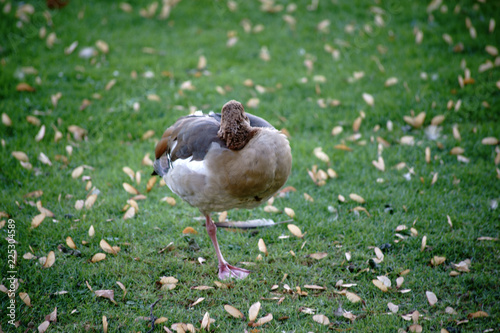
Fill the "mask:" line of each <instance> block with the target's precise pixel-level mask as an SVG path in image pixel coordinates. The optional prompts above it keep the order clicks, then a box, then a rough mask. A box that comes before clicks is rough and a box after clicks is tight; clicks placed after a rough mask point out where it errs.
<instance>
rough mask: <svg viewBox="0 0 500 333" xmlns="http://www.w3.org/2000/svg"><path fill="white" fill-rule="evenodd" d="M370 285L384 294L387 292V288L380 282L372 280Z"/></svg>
mask: <svg viewBox="0 0 500 333" xmlns="http://www.w3.org/2000/svg"><path fill="white" fill-rule="evenodd" d="M372 283H373V284H374V285H375V287H377V288H378V289H380V290H382V291H383V292H384V293H386V292H387V290H388V289H387V286H386V285H385V284H384V283H383V282H382V281H380V280H372Z"/></svg>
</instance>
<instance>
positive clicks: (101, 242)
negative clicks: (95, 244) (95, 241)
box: [99, 239, 116, 254]
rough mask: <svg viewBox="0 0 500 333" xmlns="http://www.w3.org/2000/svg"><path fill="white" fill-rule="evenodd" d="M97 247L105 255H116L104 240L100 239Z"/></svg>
mask: <svg viewBox="0 0 500 333" xmlns="http://www.w3.org/2000/svg"><path fill="white" fill-rule="evenodd" d="M99 246H100V247H101V249H102V250H103V251H104V252H106V253H111V254H116V250H115V249H114V248H113V247H112V246H111V245H109V243H108V242H106V241H105V240H104V239H101V241H100V242H99Z"/></svg>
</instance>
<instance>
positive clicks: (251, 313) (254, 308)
mask: <svg viewBox="0 0 500 333" xmlns="http://www.w3.org/2000/svg"><path fill="white" fill-rule="evenodd" d="M259 310H260V302H256V303H254V304H252V305H251V306H250V309H249V310H248V320H250V322H254V321H255V319H257V315H258V314H259Z"/></svg>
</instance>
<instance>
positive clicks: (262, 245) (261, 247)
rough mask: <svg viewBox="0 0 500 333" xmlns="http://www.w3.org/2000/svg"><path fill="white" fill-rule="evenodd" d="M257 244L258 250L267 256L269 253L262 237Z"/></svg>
mask: <svg viewBox="0 0 500 333" xmlns="http://www.w3.org/2000/svg"><path fill="white" fill-rule="evenodd" d="M258 246H259V251H260V252H262V253H264V254H265V255H266V257H267V256H268V255H269V253H268V252H267V246H266V243H264V240H263V239H262V238H260V239H259V243H258Z"/></svg>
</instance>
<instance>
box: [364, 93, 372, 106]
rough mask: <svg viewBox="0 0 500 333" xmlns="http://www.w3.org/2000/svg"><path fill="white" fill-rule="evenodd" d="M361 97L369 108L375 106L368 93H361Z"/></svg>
mask: <svg viewBox="0 0 500 333" xmlns="http://www.w3.org/2000/svg"><path fill="white" fill-rule="evenodd" d="M362 96H363V100H364V101H365V103H366V104H368V105H369V106H373V105H374V104H375V99H374V98H373V96H372V95H370V94H368V93H363V95H362Z"/></svg>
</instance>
